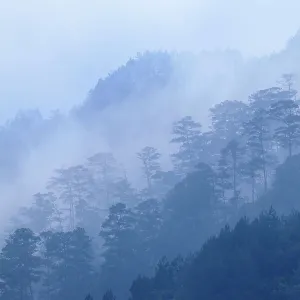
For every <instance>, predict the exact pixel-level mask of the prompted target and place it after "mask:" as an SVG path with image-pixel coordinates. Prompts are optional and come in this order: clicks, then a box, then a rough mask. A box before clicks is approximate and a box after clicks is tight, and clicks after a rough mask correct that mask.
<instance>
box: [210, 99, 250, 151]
mask: <svg viewBox="0 0 300 300" xmlns="http://www.w3.org/2000/svg"><path fill="white" fill-rule="evenodd" d="M210 117H211V123H212V126H211V129H212V132H213V133H214V136H215V137H216V138H217V139H218V141H222V143H221V148H222V147H224V146H225V145H226V143H228V142H229V141H230V140H232V139H235V138H237V137H238V136H240V135H241V134H242V128H243V124H244V123H245V122H247V121H248V119H249V107H248V106H247V104H245V103H244V102H242V101H229V100H226V101H223V102H221V103H219V104H217V105H215V106H214V107H213V108H211V109H210Z"/></svg>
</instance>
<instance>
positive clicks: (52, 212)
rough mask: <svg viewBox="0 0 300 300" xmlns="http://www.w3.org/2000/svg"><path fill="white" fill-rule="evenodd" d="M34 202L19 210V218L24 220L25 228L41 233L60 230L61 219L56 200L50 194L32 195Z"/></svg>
mask: <svg viewBox="0 0 300 300" xmlns="http://www.w3.org/2000/svg"><path fill="white" fill-rule="evenodd" d="M33 198H34V202H33V204H32V205H31V206H30V207H24V208H22V209H21V211H20V213H21V217H24V218H25V224H24V225H26V227H28V228H30V229H32V230H33V231H34V232H42V231H44V230H48V229H51V228H57V227H58V228H60V229H62V228H61V226H62V219H61V214H60V211H59V208H58V206H57V199H56V197H55V195H54V194H53V193H51V192H48V193H44V194H43V193H37V194H35V195H33Z"/></svg>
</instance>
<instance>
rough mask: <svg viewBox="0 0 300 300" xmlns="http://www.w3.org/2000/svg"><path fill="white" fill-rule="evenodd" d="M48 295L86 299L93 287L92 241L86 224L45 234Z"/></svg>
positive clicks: (49, 296) (44, 283)
mask: <svg viewBox="0 0 300 300" xmlns="http://www.w3.org/2000/svg"><path fill="white" fill-rule="evenodd" d="M43 241H44V252H43V256H44V261H45V265H46V267H47V268H48V272H47V273H46V275H45V276H44V281H43V285H44V287H45V291H44V295H45V294H46V295H47V297H48V298H50V299H51V298H52V299H53V298H55V299H59V300H60V299H61V300H63V299H78V300H79V299H83V298H84V296H85V295H86V294H87V293H88V292H89V290H90V289H91V284H92V276H93V275H94V271H93V268H92V261H93V250H92V241H91V239H90V238H89V237H88V236H87V235H86V232H85V230H84V229H82V228H76V229H75V230H74V231H70V232H56V233H52V232H47V233H44V234H43Z"/></svg>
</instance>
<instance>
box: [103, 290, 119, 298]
mask: <svg viewBox="0 0 300 300" xmlns="http://www.w3.org/2000/svg"><path fill="white" fill-rule="evenodd" d="M102 300H116V296H115V295H114V293H113V292H112V290H108V291H106V292H105V294H104V295H103V297H102Z"/></svg>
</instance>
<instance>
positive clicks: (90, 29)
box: [0, 0, 300, 120]
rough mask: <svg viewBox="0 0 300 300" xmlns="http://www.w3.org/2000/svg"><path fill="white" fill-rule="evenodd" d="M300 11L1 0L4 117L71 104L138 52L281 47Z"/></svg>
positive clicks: (175, 0) (251, 3) (255, 0)
mask: <svg viewBox="0 0 300 300" xmlns="http://www.w3.org/2000/svg"><path fill="white" fill-rule="evenodd" d="M299 11H300V1H299V0H226V1H225V0H151V1H150V0H144V1H143V0H126V1H125V0H122V1H121V0H85V1H82V0H42V1H41V0H26V1H24V0H0V38H1V43H0V45H1V46H0V120H2V119H3V117H4V116H8V115H11V114H12V113H13V112H14V111H15V110H16V109H18V108H28V107H40V108H42V109H43V110H46V111H47V110H50V109H54V108H56V107H57V108H61V109H68V108H69V107H71V106H72V105H73V104H76V103H80V102H81V101H82V100H83V99H84V97H85V96H86V94H87V92H88V90H89V89H90V88H92V87H93V86H94V85H95V83H96V82H97V79H98V77H99V76H103V75H105V74H106V73H107V72H108V71H110V70H112V69H114V68H115V67H116V66H118V65H119V64H120V63H123V62H125V61H126V59H127V58H128V57H129V56H133V55H134V54H135V53H136V52H138V51H143V50H146V49H150V50H151V49H170V50H173V49H177V50H181V49H183V50H190V49H192V50H194V51H199V50H201V49H213V48H226V47H230V48H236V49H239V50H240V51H241V52H242V53H243V54H244V55H246V56H249V55H262V54H266V53H270V52H272V51H274V50H280V49H281V48H282V47H284V44H285V42H286V40H287V39H288V38H289V37H290V36H291V35H293V34H294V33H295V32H296V31H297V30H298V28H299V27H300V20H299Z"/></svg>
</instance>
